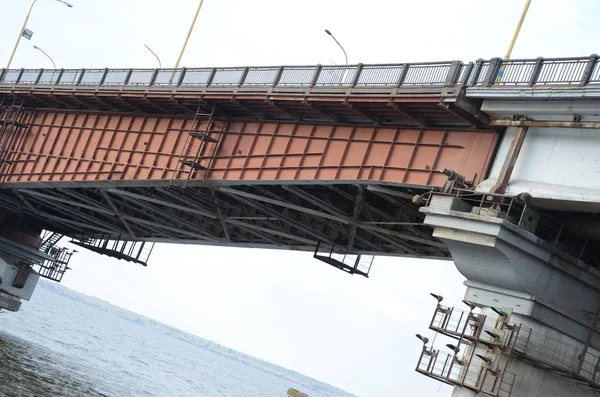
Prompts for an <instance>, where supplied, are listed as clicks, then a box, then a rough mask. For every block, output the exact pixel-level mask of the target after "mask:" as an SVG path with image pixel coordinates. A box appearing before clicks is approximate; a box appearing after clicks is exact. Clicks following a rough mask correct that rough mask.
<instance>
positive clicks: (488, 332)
mask: <svg viewBox="0 0 600 397" xmlns="http://www.w3.org/2000/svg"><path fill="white" fill-rule="evenodd" d="M485 333H486V334H488V335H489V336H491V337H492V338H494V340H496V341H497V340H500V335H497V334H495V333H493V332H492V331H488V330H487V329H486V330H485Z"/></svg>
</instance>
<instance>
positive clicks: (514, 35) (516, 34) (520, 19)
mask: <svg viewBox="0 0 600 397" xmlns="http://www.w3.org/2000/svg"><path fill="white" fill-rule="evenodd" d="M530 5H531V0H526V1H525V6H524V7H523V11H522V12H521V17H520V18H519V22H518V23H517V27H516V28H515V32H514V33H513V36H512V39H511V40H510V44H509V45H508V50H507V51H506V55H504V59H505V60H508V59H510V55H511V54H512V50H513V47H514V46H515V42H516V41H517V38H518V37H519V32H520V31H521V26H523V21H524V20H525V16H526V15H527V11H528V10H529V6H530Z"/></svg>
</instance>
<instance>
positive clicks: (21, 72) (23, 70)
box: [15, 68, 25, 84]
mask: <svg viewBox="0 0 600 397" xmlns="http://www.w3.org/2000/svg"><path fill="white" fill-rule="evenodd" d="M23 72H25V69H23V68H21V71H20V72H19V75H18V76H17V81H15V84H19V83H20V82H21V78H22V77H23Z"/></svg>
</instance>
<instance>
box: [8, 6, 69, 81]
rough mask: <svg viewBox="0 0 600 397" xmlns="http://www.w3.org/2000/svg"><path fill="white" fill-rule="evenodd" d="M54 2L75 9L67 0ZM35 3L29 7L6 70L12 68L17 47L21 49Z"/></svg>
mask: <svg viewBox="0 0 600 397" xmlns="http://www.w3.org/2000/svg"><path fill="white" fill-rule="evenodd" d="M54 1H57V2H59V3H63V4H64V5H66V6H67V7H69V8H71V7H73V4H71V3H69V2H68V1H65V0H54ZM35 3H37V0H33V2H32V3H31V7H29V12H28V13H27V15H26V16H25V21H24V22H23V27H22V28H21V30H20V31H19V37H17V42H16V43H15V48H13V51H12V53H11V54H10V58H8V65H6V69H9V68H10V64H11V63H12V60H13V58H14V56H15V53H16V52H17V47H19V42H20V41H21V37H22V36H23V32H25V28H26V27H27V21H29V16H30V15H31V11H32V10H33V6H34V5H35Z"/></svg>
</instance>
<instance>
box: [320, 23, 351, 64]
mask: <svg viewBox="0 0 600 397" xmlns="http://www.w3.org/2000/svg"><path fill="white" fill-rule="evenodd" d="M325 33H327V34H328V35H330V36H331V38H332V39H333V41H335V42H336V43H337V45H338V46H339V47H340V48H341V49H342V51H344V58H345V59H346V66H348V55H347V54H346V50H344V47H342V45H341V44H340V42H339V41H337V40H336V38H335V36H334V35H333V33H331V32H330V31H329V29H325Z"/></svg>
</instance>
